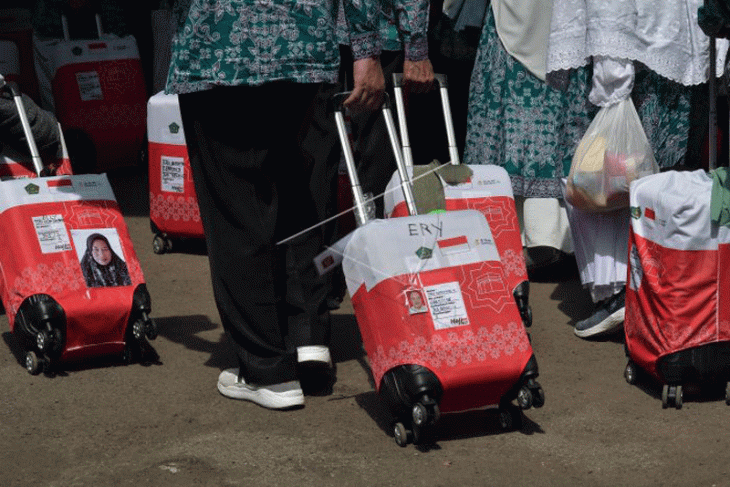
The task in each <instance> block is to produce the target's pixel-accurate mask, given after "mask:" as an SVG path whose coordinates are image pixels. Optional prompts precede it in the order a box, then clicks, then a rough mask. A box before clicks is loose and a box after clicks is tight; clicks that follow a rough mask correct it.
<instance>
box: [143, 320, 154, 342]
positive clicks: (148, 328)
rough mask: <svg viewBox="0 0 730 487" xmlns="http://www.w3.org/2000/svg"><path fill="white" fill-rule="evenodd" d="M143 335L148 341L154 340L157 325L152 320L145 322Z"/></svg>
mask: <svg viewBox="0 0 730 487" xmlns="http://www.w3.org/2000/svg"><path fill="white" fill-rule="evenodd" d="M144 333H145V335H146V336H147V339H148V340H154V339H155V338H157V323H155V320H153V319H152V318H149V319H148V320H147V321H145V327H144Z"/></svg>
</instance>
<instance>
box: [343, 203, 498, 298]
mask: <svg viewBox="0 0 730 487" xmlns="http://www.w3.org/2000/svg"><path fill="white" fill-rule="evenodd" d="M499 260H500V258H499V253H498V252H497V248H496V246H495V243H494V239H493V238H492V233H491V231H490V230H489V225H488V224H487V220H486V218H485V217H484V215H482V214H481V213H480V212H478V211H476V210H463V211H450V212H446V213H431V214H428V215H417V216H407V217H402V218H392V219H388V220H372V221H370V222H369V223H367V224H366V225H364V226H362V227H359V228H357V229H356V230H355V231H354V232H353V235H352V238H351V239H350V241H349V242H348V243H347V246H346V247H345V255H344V260H343V262H342V267H343V271H344V273H345V278H346V280H347V289H348V291H349V293H350V295H351V296H352V295H354V294H355V292H356V291H357V290H358V289H359V288H360V287H361V286H362V285H363V284H364V285H365V287H366V289H367V290H368V291H369V290H370V289H372V288H373V287H374V286H375V285H376V284H378V283H379V282H381V281H384V280H386V279H389V278H392V277H395V276H409V275H414V274H416V273H418V272H420V271H429V270H434V269H441V268H445V267H456V266H460V265H464V264H473V263H479V262H485V261H499ZM406 278H407V277H406Z"/></svg>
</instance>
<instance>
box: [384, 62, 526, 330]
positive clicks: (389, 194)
mask: <svg viewBox="0 0 730 487" xmlns="http://www.w3.org/2000/svg"><path fill="white" fill-rule="evenodd" d="M436 79H437V80H438V82H439V85H440V92H441V101H442V106H443V111H444V120H445V122H446V133H447V140H448V144H449V155H450V157H451V161H450V163H451V164H459V154H458V149H457V147H456V137H455V135H454V128H453V120H452V118H451V108H450V105H449V97H448V86H447V82H446V77H445V76H443V75H436ZM393 82H394V88H395V94H396V101H397V102H398V120H399V126H400V134H401V140H402V141H403V153H404V156H405V162H406V170H407V171H408V177H409V178H411V177H413V169H412V167H413V164H412V157H411V150H410V143H409V138H408V129H407V127H406V124H405V116H403V114H404V104H403V88H402V75H400V74H396V75H394V76H393ZM469 169H471V171H472V176H471V177H470V178H469V180H468V181H466V182H463V183H460V184H453V185H452V184H446V183H445V182H444V183H443V187H444V196H445V198H446V208H445V209H446V210H447V211H452V210H466V209H473V210H478V211H479V212H481V213H482V214H483V215H484V216H485V217H486V219H487V221H488V222H489V226H490V228H491V230H492V235H493V237H494V241H495V243H496V245H497V249H498V251H499V256H500V259H501V260H502V265H503V266H504V271H505V274H506V279H507V284H508V286H509V289H510V290H511V291H512V293H513V295H514V298H515V300H516V301H517V305H518V307H519V309H520V313H521V315H522V318H523V320H524V322H525V326H528V327H529V326H530V325H531V324H532V310H531V308H530V306H529V302H528V300H529V291H530V289H529V285H530V283H529V280H528V276H527V266H526V265H525V258H524V255H523V253H522V237H521V235H520V224H519V220H518V217H517V209H516V207H515V198H514V193H513V192H512V182H511V181H510V177H509V174H508V173H507V171H506V170H505V169H504V168H503V167H501V166H497V165H492V164H489V165H469ZM399 186H400V175H399V174H398V173H397V172H396V173H394V174H393V177H392V178H391V180H390V181H389V182H388V186H387V189H386V192H385V195H384V207H385V214H386V216H387V217H389V218H392V217H400V216H404V215H407V214H408V208H407V205H406V202H405V200H404V197H403V192H402V191H399Z"/></svg>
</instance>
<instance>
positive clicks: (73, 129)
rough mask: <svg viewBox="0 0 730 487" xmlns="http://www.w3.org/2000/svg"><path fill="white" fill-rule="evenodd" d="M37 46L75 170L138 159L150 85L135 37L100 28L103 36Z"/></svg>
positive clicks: (45, 82)
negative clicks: (115, 34) (148, 84)
mask: <svg viewBox="0 0 730 487" xmlns="http://www.w3.org/2000/svg"><path fill="white" fill-rule="evenodd" d="M35 48H36V62H37V64H38V71H39V77H40V78H41V88H42V91H43V94H45V97H44V101H45V103H44V108H47V109H48V108H51V109H52V110H53V111H54V113H55V114H56V117H57V118H58V121H59V122H60V123H61V126H63V127H64V130H65V132H66V140H67V142H68V145H69V152H70V153H71V156H72V161H73V163H74V165H77V166H78V168H77V169H75V171H74V172H76V173H82V172H92V171H93V172H101V171H106V170H110V169H116V168H119V167H128V166H134V165H137V164H138V163H139V160H140V156H141V154H142V149H143V148H144V137H145V123H146V108H147V88H146V86H145V80H144V75H143V71H142V63H141V60H140V56H139V51H138V49H137V42H136V40H135V39H134V37H133V36H127V37H122V38H119V37H114V36H105V35H103V34H102V33H101V30H99V39H89V40H71V39H69V38H68V37H67V38H66V39H62V40H61V39H54V40H40V39H36V42H35ZM49 94H50V96H48V95H49ZM48 105H50V106H48Z"/></svg>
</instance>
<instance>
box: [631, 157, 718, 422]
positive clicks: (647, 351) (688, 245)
mask: <svg viewBox="0 0 730 487" xmlns="http://www.w3.org/2000/svg"><path fill="white" fill-rule="evenodd" d="M712 185H713V181H712V177H710V176H709V175H708V174H707V173H706V172H705V171H704V170H697V171H693V172H677V171H669V172H665V173H660V174H655V175H652V176H646V177H644V178H641V179H639V180H637V181H635V182H633V183H632V184H631V187H630V204H631V228H630V231H629V270H628V281H627V286H626V318H625V322H624V330H625V335H626V350H627V354H628V356H629V362H628V364H627V366H626V371H625V377H626V380H627V381H628V382H629V383H634V382H636V381H637V377H638V373H639V372H642V371H643V372H646V373H648V374H649V375H650V376H651V377H652V378H654V379H655V380H657V381H659V382H660V383H662V384H663V390H662V406H663V407H668V406H669V405H674V406H675V407H676V408H677V409H679V408H681V407H682V402H683V385H686V384H688V383H695V384H697V383H698V384H700V385H706V384H712V383H719V384H721V385H723V386H725V387H726V401H727V402H728V404H730V299H728V297H727V292H726V289H727V288H728V286H730V228H728V227H727V226H725V225H718V224H717V223H715V222H713V221H712V219H711V207H710V203H711V193H712Z"/></svg>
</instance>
